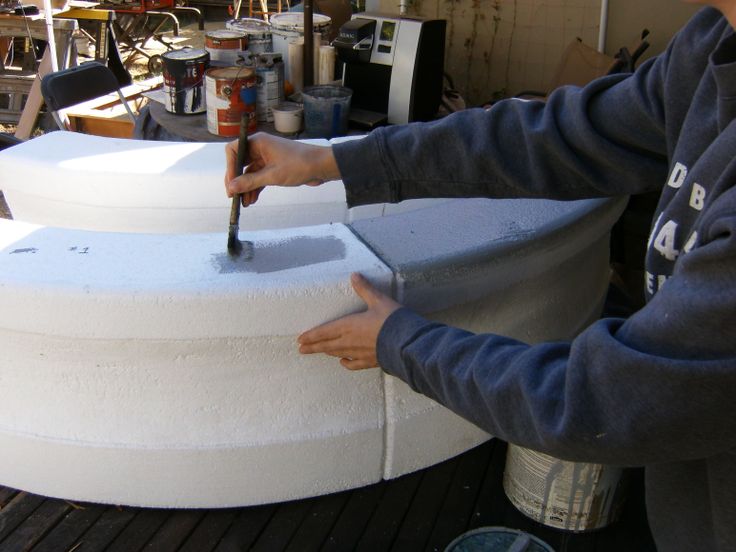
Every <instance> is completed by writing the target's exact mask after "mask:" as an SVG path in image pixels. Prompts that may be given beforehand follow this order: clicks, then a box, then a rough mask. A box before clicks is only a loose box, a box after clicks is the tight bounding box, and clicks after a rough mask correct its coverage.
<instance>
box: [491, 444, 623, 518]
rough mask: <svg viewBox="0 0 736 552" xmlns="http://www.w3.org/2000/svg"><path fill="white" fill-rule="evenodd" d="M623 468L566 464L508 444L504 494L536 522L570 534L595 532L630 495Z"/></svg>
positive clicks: (539, 453) (615, 515)
mask: <svg viewBox="0 0 736 552" xmlns="http://www.w3.org/2000/svg"><path fill="white" fill-rule="evenodd" d="M625 476H626V472H625V470H624V469H623V468H619V467H613V466H604V465H602V464H591V463H583V462H567V461H564V460H558V459H557V458H553V457H552V456H548V455H546V454H542V453H541V452H536V451H533V450H529V449H526V448H523V447H519V446H516V445H509V448H508V452H507V455H506V469H505V471H504V475H503V489H504V492H505V493H506V496H507V497H508V498H509V500H510V501H511V503H512V504H513V505H514V506H515V507H516V509H517V510H519V511H520V512H521V513H523V514H525V515H526V516H528V517H530V518H531V519H533V520H534V521H537V522H539V523H542V524H544V525H547V526H549V527H554V528H557V529H566V530H568V531H591V530H594V529H601V528H603V527H606V526H607V525H610V524H611V523H613V522H614V521H616V519H617V518H618V516H619V514H620V512H621V507H622V505H623V500H624V497H625V495H626V487H627V485H626V482H627V478H626V477H625Z"/></svg>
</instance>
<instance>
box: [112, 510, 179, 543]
mask: <svg viewBox="0 0 736 552" xmlns="http://www.w3.org/2000/svg"><path fill="white" fill-rule="evenodd" d="M169 515H170V511H169V510H161V509H151V510H147V509H140V510H138V512H137V513H136V515H135V517H134V518H133V520H132V521H131V522H130V523H128V525H126V526H125V529H123V530H122V531H121V532H120V534H119V535H118V536H117V537H115V540H113V541H112V543H110V545H109V546H108V547H107V548H106V549H105V550H106V552H130V551H131V550H140V549H141V548H143V546H145V544H146V543H147V542H148V541H149V540H150V539H151V537H153V535H154V534H155V533H156V531H157V530H158V528H159V527H161V526H162V525H163V524H164V522H165V521H166V518H168V517H169Z"/></svg>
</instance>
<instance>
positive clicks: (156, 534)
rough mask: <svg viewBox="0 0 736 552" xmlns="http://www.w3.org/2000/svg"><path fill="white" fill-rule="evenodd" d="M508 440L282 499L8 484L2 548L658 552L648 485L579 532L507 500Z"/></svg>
mask: <svg viewBox="0 0 736 552" xmlns="http://www.w3.org/2000/svg"><path fill="white" fill-rule="evenodd" d="M505 452H506V445H505V444H504V443H502V442H500V441H497V440H491V441H490V442H488V443H486V444H484V445H482V446H480V447H477V448H475V449H473V450H471V451H469V452H467V453H465V454H463V455H461V456H458V457H457V458H453V459H451V460H448V461H447V462H444V463H442V464H439V465H437V466H434V467H432V468H429V469H426V470H422V471H420V472H417V473H413V474H410V475H407V476H404V477H401V478H398V479H395V480H392V481H384V482H381V483H377V484H375V485H371V486H368V487H364V488H361V489H356V490H352V491H345V492H341V493H336V494H333V495H328V496H323V497H316V498H310V499H306V500H299V501H294V502H286V503H282V504H271V505H265V506H257V507H250V508H230V509H221V510H165V509H146V508H129V507H115V506H106V505H98V504H75V503H71V502H67V501H64V500H59V499H50V498H44V497H41V496H38V495H33V494H29V493H26V492H21V491H17V490H14V489H9V488H7V487H0V552H19V551H26V550H29V551H33V552H72V551H73V552H94V551H99V550H105V551H113V552H118V551H119V552H130V551H138V550H146V551H172V552H173V551H179V552H209V551H216V552H230V551H233V552H235V551H242V550H255V551H294V552H307V551H311V550H323V551H353V550H355V551H366V552H377V551H383V550H394V551H399V552H404V551H415V550H416V551H433V550H440V551H441V550H443V549H444V548H445V547H446V545H447V544H448V543H449V542H450V541H452V539H453V538H455V537H456V536H457V535H459V534H461V533H462V532H464V531H466V530H468V529H473V528H477V527H482V526H489V525H501V526H505V527H514V528H517V529H523V530H526V531H529V532H530V533H533V534H535V535H537V536H538V537H540V538H542V539H543V540H545V541H546V542H548V543H549V544H550V545H552V546H553V547H555V549H556V550H557V551H558V552H564V551H568V552H576V551H596V552H598V551H600V552H609V551H610V552H613V551H616V552H621V551H626V552H638V551H645V552H649V551H652V552H653V551H654V545H653V543H652V541H651V537H650V536H649V532H648V529H647V527H646V521H645V516H644V510H643V500H642V497H641V485H640V481H637V482H636V483H637V484H636V485H634V489H633V492H632V493H631V495H630V496H629V500H628V502H627V506H626V509H625V511H624V514H623V517H622V519H621V520H620V521H619V522H617V523H615V524H613V525H612V526H610V527H608V528H606V529H603V530H601V531H597V532H592V533H586V534H570V533H565V532H561V531H556V530H552V529H549V528H546V527H543V526H540V525H538V524H536V523H534V522H532V521H530V520H528V519H527V518H525V517H524V516H522V515H521V514H519V513H518V512H517V511H516V510H515V509H514V508H513V507H512V506H511V505H510V504H509V502H508V500H507V499H506V497H505V495H504V493H503V489H502V487H501V475H502V473H503V465H504V460H505Z"/></svg>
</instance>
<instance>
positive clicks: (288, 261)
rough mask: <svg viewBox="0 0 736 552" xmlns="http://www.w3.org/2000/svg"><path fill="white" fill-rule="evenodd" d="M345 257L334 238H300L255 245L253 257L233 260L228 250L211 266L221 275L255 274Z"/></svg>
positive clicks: (217, 257)
mask: <svg viewBox="0 0 736 552" xmlns="http://www.w3.org/2000/svg"><path fill="white" fill-rule="evenodd" d="M344 258H345V244H344V243H343V242H342V240H339V239H337V238H335V237H333V236H326V237H321V238H312V237H308V236H299V237H296V238H288V239H285V240H280V241H271V242H256V243H254V244H253V258H252V259H250V260H246V259H243V258H233V257H231V256H230V255H229V254H228V253H227V251H223V252H222V253H217V254H213V255H212V264H213V266H214V267H215V268H216V269H217V270H218V271H219V272H220V274H232V273H234V272H255V273H256V274H268V273H269V272H279V271H282V270H289V269H291V268H298V267H302V266H310V265H315V264H320V263H327V262H330V261H340V260H342V259H344Z"/></svg>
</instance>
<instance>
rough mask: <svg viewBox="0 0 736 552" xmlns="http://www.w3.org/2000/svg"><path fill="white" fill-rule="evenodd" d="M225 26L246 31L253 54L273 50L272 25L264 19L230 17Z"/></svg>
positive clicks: (249, 48)
mask: <svg viewBox="0 0 736 552" xmlns="http://www.w3.org/2000/svg"><path fill="white" fill-rule="evenodd" d="M225 28H227V29H232V30H235V31H242V32H244V33H245V34H246V35H247V36H248V51H249V52H251V53H252V54H263V53H265V52H273V41H272V39H271V26H270V25H269V24H268V23H266V22H265V21H263V20H262V19H255V18H252V17H243V18H241V19H230V20H228V21H226V22H225Z"/></svg>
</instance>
